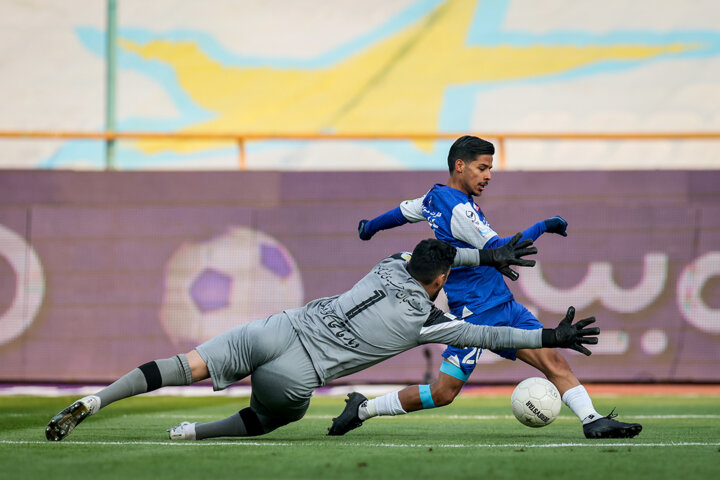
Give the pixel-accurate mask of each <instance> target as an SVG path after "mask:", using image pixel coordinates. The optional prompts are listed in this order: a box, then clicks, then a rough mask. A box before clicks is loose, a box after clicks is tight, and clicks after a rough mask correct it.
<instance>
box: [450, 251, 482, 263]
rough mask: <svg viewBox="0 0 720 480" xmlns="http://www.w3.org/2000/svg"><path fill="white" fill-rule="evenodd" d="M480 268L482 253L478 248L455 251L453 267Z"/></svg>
mask: <svg viewBox="0 0 720 480" xmlns="http://www.w3.org/2000/svg"><path fill="white" fill-rule="evenodd" d="M477 266H480V251H479V250H478V249H476V248H458V249H457V250H456V251H455V261H454V262H453V267H477Z"/></svg>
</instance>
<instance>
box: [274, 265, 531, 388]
mask: <svg viewBox="0 0 720 480" xmlns="http://www.w3.org/2000/svg"><path fill="white" fill-rule="evenodd" d="M409 259H410V254H409V253H403V254H396V255H393V256H391V257H388V258H386V259H384V260H383V261H381V262H380V263H378V264H377V265H376V266H375V267H374V268H373V269H372V270H371V271H370V273H369V274H367V275H366V276H365V277H364V278H363V279H361V280H360V281H359V282H358V283H356V284H355V286H354V287H353V288H351V289H350V290H349V291H347V292H345V293H343V294H341V295H337V296H334V297H327V298H320V299H318V300H313V301H312V302H310V303H308V304H307V305H305V306H304V307H301V308H297V309H294V310H286V311H285V313H286V314H287V315H288V317H289V318H290V322H291V323H292V326H293V328H294V329H295V330H296V331H297V333H298V336H299V337H300V341H301V342H302V344H303V346H304V347H305V350H307V352H308V354H309V356H310V358H311V360H312V362H313V366H314V367H315V370H316V371H317V374H318V377H319V378H320V381H321V382H322V384H323V385H324V384H326V383H327V382H330V381H331V380H334V379H336V378H339V377H343V376H346V375H350V374H352V373H355V372H357V371H360V370H364V369H366V368H368V367H370V366H372V365H375V364H376V363H379V362H381V361H383V360H385V359H387V358H390V357H393V356H395V355H397V354H399V353H402V352H404V351H406V350H410V349H411V348H413V347H416V346H418V345H422V344H425V343H441V344H447V345H455V346H457V347H480V348H487V349H491V350H502V349H508V348H540V347H541V343H542V342H541V330H520V329H515V328H510V327H488V326H480V325H472V324H470V323H466V322H464V321H462V320H460V319H457V318H456V317H454V316H452V315H450V314H448V313H445V312H443V311H441V310H439V309H437V308H436V307H435V306H434V304H433V302H432V301H431V300H430V298H429V297H428V294H427V292H426V291H425V289H424V288H423V287H422V286H421V285H420V283H418V282H417V280H415V279H414V278H412V277H411V276H410V274H409V273H408V272H407V270H406V268H405V266H406V265H407V262H408V260H409Z"/></svg>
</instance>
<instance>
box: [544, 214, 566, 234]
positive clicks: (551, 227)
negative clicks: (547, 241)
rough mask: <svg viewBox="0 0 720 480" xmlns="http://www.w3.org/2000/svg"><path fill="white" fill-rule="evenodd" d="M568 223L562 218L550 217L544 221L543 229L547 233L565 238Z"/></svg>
mask: <svg viewBox="0 0 720 480" xmlns="http://www.w3.org/2000/svg"><path fill="white" fill-rule="evenodd" d="M567 226H568V223H567V222H566V221H565V219H564V218H562V217H552V218H548V219H547V220H545V229H546V230H547V232H548V233H557V234H558V235H562V236H563V237H567V232H566V231H565V230H566V229H567Z"/></svg>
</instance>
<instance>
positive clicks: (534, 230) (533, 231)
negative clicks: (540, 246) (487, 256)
mask: <svg viewBox="0 0 720 480" xmlns="http://www.w3.org/2000/svg"><path fill="white" fill-rule="evenodd" d="M546 231H547V227H546V226H545V222H544V221H542V222H537V223H536V224H534V225H532V226H530V227H529V228H526V229H525V230H523V231H522V232H521V233H522V237H521V238H520V241H521V242H522V241H523V240H532V241H533V242H534V241H535V240H537V239H538V238H540V235H542V234H543V233H545V232H546ZM512 238H513V237H512V236H510V237H504V238H500V237H495V238H493V239H492V240H490V241H489V242H488V243H487V244H485V248H498V247H502V246H503V245H505V244H507V243H508V242H509V241H510V240H512Z"/></svg>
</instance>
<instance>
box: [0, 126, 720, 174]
mask: <svg viewBox="0 0 720 480" xmlns="http://www.w3.org/2000/svg"><path fill="white" fill-rule="evenodd" d="M463 135H477V136H479V137H482V138H486V139H491V140H496V141H497V147H498V148H497V152H498V153H497V155H498V159H499V165H498V167H499V169H500V170H504V169H505V167H506V160H507V159H506V149H505V144H506V142H507V141H508V140H720V132H624V133H619V132H618V133H609V132H586V133H539V132H535V133H529V132H528V133H526V132H512V133H511V132H505V133H500V132H462V133H450V132H443V133H411V132H408V133H237V132H227V133H222V132H194V133H189V132H183V133H174V132H167V133H163V132H125V131H124V132H79V131H49V130H27V131H21V130H5V131H2V130H0V138H17V139H28V138H38V139H43V138H44V139H67V140H104V141H108V142H110V141H115V140H178V141H188V140H206V141H228V142H234V143H237V145H238V155H239V158H238V167H239V169H240V170H245V169H246V167H247V160H246V152H245V145H246V143H247V142H250V141H259V140H421V141H423V140H424V141H432V140H453V139H456V138H458V137H461V136H463Z"/></svg>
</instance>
